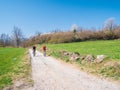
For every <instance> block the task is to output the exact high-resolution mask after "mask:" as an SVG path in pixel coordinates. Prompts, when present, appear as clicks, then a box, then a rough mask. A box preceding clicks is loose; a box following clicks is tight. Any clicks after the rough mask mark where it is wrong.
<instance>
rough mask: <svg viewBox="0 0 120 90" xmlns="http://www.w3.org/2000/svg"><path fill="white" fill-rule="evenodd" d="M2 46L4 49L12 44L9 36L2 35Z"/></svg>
mask: <svg viewBox="0 0 120 90" xmlns="http://www.w3.org/2000/svg"><path fill="white" fill-rule="evenodd" d="M0 44H1V46H3V47H6V46H9V45H10V44H11V39H10V37H9V35H8V34H4V33H3V34H1V35H0Z"/></svg>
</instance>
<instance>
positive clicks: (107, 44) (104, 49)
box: [47, 40, 120, 60]
mask: <svg viewBox="0 0 120 90" xmlns="http://www.w3.org/2000/svg"><path fill="white" fill-rule="evenodd" d="M47 48H48V49H52V50H54V51H57V52H58V51H61V50H67V51H69V52H79V53H80V54H82V55H87V54H93V55H95V56H96V55H101V54H102V55H107V56H108V57H109V58H110V59H114V60H120V41H119V40H109V41H86V42H78V43H63V44H48V45H47Z"/></svg>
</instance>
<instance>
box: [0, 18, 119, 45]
mask: <svg viewBox="0 0 120 90" xmlns="http://www.w3.org/2000/svg"><path fill="white" fill-rule="evenodd" d="M113 39H120V25H117V24H115V23H114V20H113V19H110V20H108V21H107V22H105V25H104V27H103V28H102V29H99V30H95V29H84V28H80V27H76V26H74V27H72V30H69V31H61V30H58V29H57V30H54V31H52V32H51V33H48V34H42V33H39V32H38V33H37V34H36V35H34V36H31V37H30V38H28V39H26V38H25V37H24V36H23V33H22V31H21V29H20V28H18V27H14V28H13V31H12V36H11V37H10V36H9V35H8V34H1V35H0V46H2V47H6V46H14V47H19V46H22V47H28V46H32V45H34V44H43V43H70V42H81V41H86V40H113Z"/></svg>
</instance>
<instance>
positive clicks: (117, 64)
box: [47, 40, 120, 80]
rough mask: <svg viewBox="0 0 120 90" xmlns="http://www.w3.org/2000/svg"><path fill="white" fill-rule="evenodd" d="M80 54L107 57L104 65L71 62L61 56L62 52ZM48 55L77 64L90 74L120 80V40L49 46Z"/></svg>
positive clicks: (83, 61)
mask: <svg viewBox="0 0 120 90" xmlns="http://www.w3.org/2000/svg"><path fill="white" fill-rule="evenodd" d="M63 50H66V51H68V52H79V53H80V55H83V56H86V55H88V54H92V55H94V56H95V57H96V56H97V55H106V56H107V57H108V58H106V59H105V60H104V61H103V62H102V63H99V64H98V63H91V62H86V61H85V60H78V61H77V62H71V61H69V57H67V56H63V55H61V54H60V51H63ZM47 53H48V55H52V56H54V57H56V58H60V59H61V60H64V61H66V62H70V63H72V64H75V65H76V64H77V66H78V67H79V68H80V69H82V70H85V71H87V72H90V73H94V74H97V75H100V76H101V75H102V76H104V77H108V78H112V79H115V80H120V40H101V41H86V42H77V43H76V42H75V43H62V44H47Z"/></svg>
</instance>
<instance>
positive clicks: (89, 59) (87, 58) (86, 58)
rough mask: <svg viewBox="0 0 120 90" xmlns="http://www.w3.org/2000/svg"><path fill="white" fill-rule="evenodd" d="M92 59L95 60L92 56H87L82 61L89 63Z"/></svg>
mask: <svg viewBox="0 0 120 90" xmlns="http://www.w3.org/2000/svg"><path fill="white" fill-rule="evenodd" d="M94 59H95V58H94V56H93V55H87V56H86V57H85V59H84V60H86V61H90V62H91V61H94Z"/></svg>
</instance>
